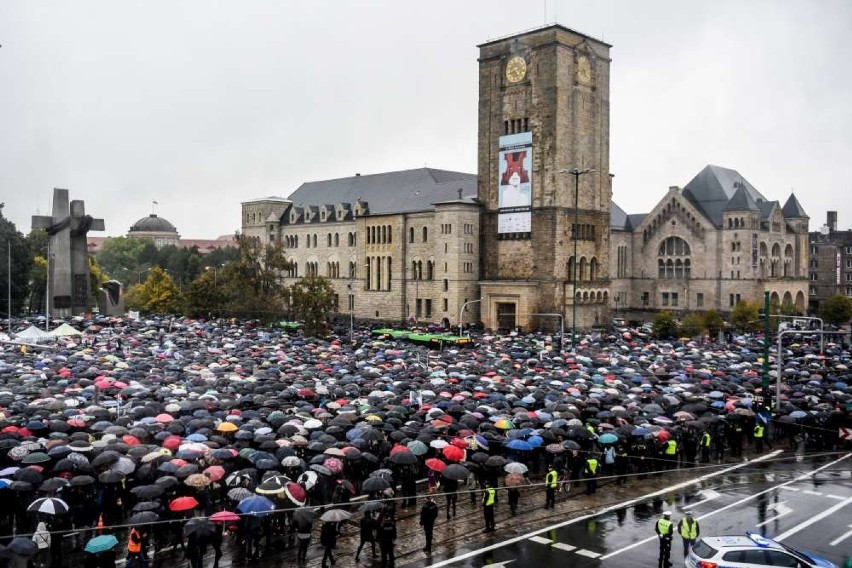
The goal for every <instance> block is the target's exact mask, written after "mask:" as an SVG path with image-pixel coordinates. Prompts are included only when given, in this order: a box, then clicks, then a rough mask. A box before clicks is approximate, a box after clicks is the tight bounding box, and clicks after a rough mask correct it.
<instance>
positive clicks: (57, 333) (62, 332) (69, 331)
mask: <svg viewBox="0 0 852 568" xmlns="http://www.w3.org/2000/svg"><path fill="white" fill-rule="evenodd" d="M50 335H52V336H53V337H68V336H69V335H83V334H82V332H80V331H78V330H76V329H74V328H73V327H71V326H70V325H68V324H67V323H63V324H62V325H60V326H59V327H57V328H56V329H53V330H51V331H50Z"/></svg>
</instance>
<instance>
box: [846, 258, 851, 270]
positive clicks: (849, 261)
mask: <svg viewBox="0 0 852 568" xmlns="http://www.w3.org/2000/svg"><path fill="white" fill-rule="evenodd" d="M846 268H852V258H847V259H846Z"/></svg>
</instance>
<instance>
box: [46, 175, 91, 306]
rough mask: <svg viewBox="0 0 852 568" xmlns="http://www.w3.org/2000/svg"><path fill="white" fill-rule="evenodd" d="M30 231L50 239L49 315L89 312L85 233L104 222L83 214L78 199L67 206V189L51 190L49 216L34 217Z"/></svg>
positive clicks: (84, 212) (81, 203)
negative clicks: (33, 230) (50, 212)
mask: <svg viewBox="0 0 852 568" xmlns="http://www.w3.org/2000/svg"><path fill="white" fill-rule="evenodd" d="M32 228H33V229H45V230H47V234H48V235H49V237H50V245H49V246H50V255H49V256H50V258H48V270H49V274H50V290H49V293H48V302H49V306H48V307H49V310H48V311H49V313H50V314H51V315H56V316H60V317H65V316H70V315H77V314H81V313H84V312H87V311H89V310H91V309H92V306H93V303H92V297H91V292H90V289H91V286H90V281H89V259H88V249H87V246H86V234H87V233H88V232H89V231H103V230H104V220H103V219H94V218H93V217H92V216H91V215H86V205H85V203H84V202H83V201H81V200H75V201H71V202H70V205H69V202H68V190H67V189H59V188H54V189H53V211H52V214H51V215H50V216H46V215H33V218H32Z"/></svg>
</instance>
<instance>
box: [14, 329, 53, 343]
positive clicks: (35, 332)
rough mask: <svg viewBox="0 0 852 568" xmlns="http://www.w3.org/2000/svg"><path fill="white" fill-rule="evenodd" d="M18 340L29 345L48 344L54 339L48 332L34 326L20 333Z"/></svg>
mask: <svg viewBox="0 0 852 568" xmlns="http://www.w3.org/2000/svg"><path fill="white" fill-rule="evenodd" d="M17 339H18V340H19V341H23V342H27V343H46V342H48V341H53V339H54V337H53V336H52V335H50V334H49V333H47V332H46V331H44V330H42V329H39V328H37V327H36V326H34V325H32V326H30V327H28V328H27V329H25V330H24V331H22V332H20V333H18V334H17Z"/></svg>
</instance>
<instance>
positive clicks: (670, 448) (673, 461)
mask: <svg viewBox="0 0 852 568" xmlns="http://www.w3.org/2000/svg"><path fill="white" fill-rule="evenodd" d="M665 451H666V469H674V468H676V467H677V440H675V439H674V438H671V439H669V441H668V442H666V450H665Z"/></svg>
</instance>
